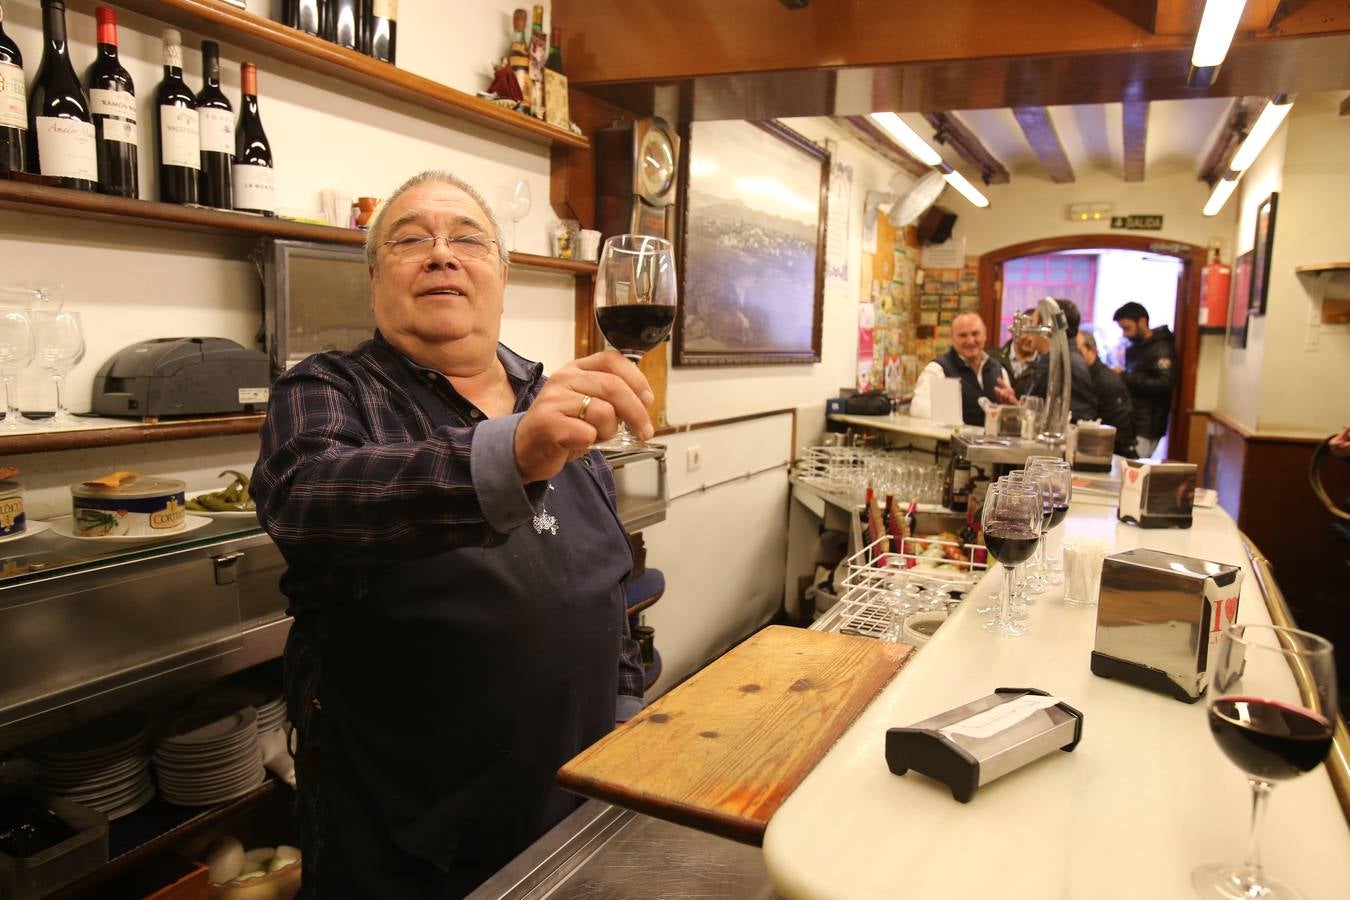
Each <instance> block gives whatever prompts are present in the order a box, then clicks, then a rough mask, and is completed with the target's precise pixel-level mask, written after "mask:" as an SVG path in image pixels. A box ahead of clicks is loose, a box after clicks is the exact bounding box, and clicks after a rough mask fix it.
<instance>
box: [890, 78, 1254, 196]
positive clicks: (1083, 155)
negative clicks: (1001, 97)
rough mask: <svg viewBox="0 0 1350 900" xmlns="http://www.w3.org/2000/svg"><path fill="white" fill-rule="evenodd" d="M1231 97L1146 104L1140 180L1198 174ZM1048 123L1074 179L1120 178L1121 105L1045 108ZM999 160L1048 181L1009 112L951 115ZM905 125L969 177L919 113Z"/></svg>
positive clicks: (1023, 175)
mask: <svg viewBox="0 0 1350 900" xmlns="http://www.w3.org/2000/svg"><path fill="white" fill-rule="evenodd" d="M1229 103H1230V98H1227V97H1217V98H1211V99H1204V100H1155V101H1153V102H1152V103H1150V104H1149V114H1148V138H1147V142H1146V143H1145V167H1144V178H1145V180H1147V179H1148V178H1150V177H1152V176H1162V175H1175V174H1177V173H1179V172H1187V173H1190V174H1194V175H1198V174H1199V171H1200V166H1201V164H1202V163H1203V161H1204V158H1205V155H1206V154H1207V153H1208V152H1209V148H1210V146H1211V144H1212V143H1213V140H1214V138H1215V136H1216V134H1217V132H1218V130H1219V129H1220V128H1221V127H1222V125H1223V122H1224V118H1225V114H1226V113H1227V111H1228V106H1229ZM1048 109H1049V113H1050V120H1051V121H1052V122H1053V123H1054V125H1055V130H1056V131H1057V132H1058V133H1059V140H1060V143H1061V144H1062V145H1063V146H1064V152H1065V154H1066V155H1067V156H1068V158H1069V163H1070V165H1072V166H1073V170H1074V173H1075V175H1078V174H1082V173H1086V172H1092V171H1098V172H1110V173H1114V174H1115V175H1117V176H1120V177H1123V174H1124V156H1125V151H1124V146H1123V139H1122V137H1121V131H1122V129H1121V104H1119V103H1098V104H1092V105H1088V106H1051V107H1048ZM955 115H956V117H957V118H959V119H960V120H961V121H962V122H963V123H964V124H965V126H966V127H967V128H969V129H970V130H971V131H972V132H973V133H974V134H975V136H976V137H978V138H979V139H980V141H981V142H982V143H983V144H984V146H985V148H986V149H987V150H988V151H989V152H990V153H991V154H993V155H994V157H995V158H997V159H998V161H999V162H1001V163H1002V164H1003V166H1004V168H1006V169H1007V170H1008V172H1009V174H1010V175H1011V176H1012V178H1013V180H1014V181H1016V180H1018V179H1019V178H1020V179H1027V178H1031V179H1040V180H1049V176H1047V175H1046V173H1045V170H1044V169H1043V168H1042V167H1041V164H1040V161H1039V160H1038V159H1037V158H1036V154H1035V153H1033V152H1032V149H1031V145H1030V144H1029V143H1028V142H1027V139H1026V137H1025V136H1024V135H1023V134H1022V129H1021V127H1020V126H1019V125H1018V124H1017V120H1016V119H1015V118H1013V113H1012V110H1010V109H971V110H958V111H957V112H956V113H955ZM901 118H903V119H904V120H905V122H906V123H907V124H908V125H909V126H910V127H911V128H913V129H914V130H915V131H917V132H918V133H919V134H920V135H922V136H923V137H924V138H925V139H927V140H928V142H929V143H930V144H932V145H933V146H934V147H935V148H936V149H937V150H938V151H939V152H940V153H941V154H942V156H943V159H945V160H946V161H947V162H948V163H950V164H951V165H953V166H955V167H957V168H959V169H961V170H962V171H965V172H967V173H968V174H978V173H971V168H972V167H971V166H970V164H968V163H966V162H965V161H964V160H962V159H961V158H960V157H959V156H958V154H957V153H956V151H955V150H953V149H952V148H951V147H950V146H944V145H941V144H938V143H936V142H935V141H934V140H933V139H932V138H933V128H932V126H930V125H929V124H928V123H927V122H926V121H925V120H924V118H923V116H922V115H920V114H918V113H905V114H903V115H902V116H901Z"/></svg>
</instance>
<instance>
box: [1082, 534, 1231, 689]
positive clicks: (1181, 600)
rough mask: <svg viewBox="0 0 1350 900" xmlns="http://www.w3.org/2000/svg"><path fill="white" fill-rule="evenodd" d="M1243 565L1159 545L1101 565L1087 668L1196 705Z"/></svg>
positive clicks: (1117, 556) (1115, 556) (1109, 559)
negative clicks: (1094, 630)
mask: <svg viewBox="0 0 1350 900" xmlns="http://www.w3.org/2000/svg"><path fill="white" fill-rule="evenodd" d="M1241 588H1242V569H1241V568H1240V567H1239V566H1233V565H1227V564H1225V563H1216V562H1208V561H1206V560H1202V559H1192V558H1190V557H1187V556H1176V555H1174V554H1171V553H1163V552H1161V551H1158V550H1143V549H1140V550H1129V551H1127V552H1125V553H1116V554H1114V555H1112V556H1108V557H1107V558H1106V559H1105V560H1104V561H1103V563H1102V580H1101V592H1100V594H1099V596H1098V599H1097V638H1096V644H1095V649H1093V651H1092V672H1093V674H1094V675H1100V676H1101V677H1103V678H1117V679H1120V680H1121V681H1128V682H1130V683H1131V684H1136V685H1139V686H1140V687H1146V688H1149V689H1150V690H1155V691H1159V692H1161V693H1164V694H1167V695H1168V696H1170V697H1175V698H1176V699H1177V700H1182V701H1185V702H1187V703H1194V702H1195V701H1196V700H1199V699H1200V698H1201V697H1203V696H1204V694H1205V690H1206V689H1207V688H1208V686H1209V675H1210V672H1209V657H1210V654H1211V652H1212V651H1213V648H1214V647H1215V646H1216V645H1217V644H1218V640H1219V631H1220V628H1221V627H1222V625H1223V623H1224V621H1228V622H1232V621H1233V620H1234V619H1236V618H1237V609H1238V594H1239V592H1240V591H1241Z"/></svg>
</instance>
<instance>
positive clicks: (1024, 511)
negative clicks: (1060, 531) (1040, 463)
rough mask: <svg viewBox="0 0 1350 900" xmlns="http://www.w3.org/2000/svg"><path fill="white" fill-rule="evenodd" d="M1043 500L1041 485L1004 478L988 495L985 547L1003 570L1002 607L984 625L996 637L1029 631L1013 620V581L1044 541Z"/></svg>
mask: <svg viewBox="0 0 1350 900" xmlns="http://www.w3.org/2000/svg"><path fill="white" fill-rule="evenodd" d="M1041 501H1042V492H1041V488H1040V485H1038V484H1035V483H1032V482H1030V481H1024V480H1014V479H1000V480H999V481H998V482H996V483H995V484H993V485H991V486H990V487H989V492H988V493H987V494H986V495H985V498H984V512H983V514H982V520H983V525H984V544H985V546H986V547H987V548H988V549H989V555H990V556H992V557H994V559H996V560H998V563H999V565H1000V566H1002V567H1003V604H1002V608H1001V611H1000V613H999V614H998V615H997V616H995V618H994V619H993V620H992V621H990V622H986V623H985V626H984V627H985V629H986V630H988V631H992V632H994V633H995V634H1001V635H1004V636H1006V637H1017V636H1018V635H1022V634H1026V632H1027V627H1026V626H1025V625H1022V624H1020V623H1018V622H1017V621H1015V620H1014V619H1013V617H1012V612H1011V607H1012V592H1013V581H1014V579H1015V571H1016V569H1017V567H1018V566H1020V565H1022V564H1023V563H1025V562H1026V561H1027V560H1028V559H1030V558H1031V554H1032V553H1034V552H1035V550H1036V545H1037V544H1038V543H1039V542H1040V539H1041V517H1042V515H1043V511H1042V505H1041Z"/></svg>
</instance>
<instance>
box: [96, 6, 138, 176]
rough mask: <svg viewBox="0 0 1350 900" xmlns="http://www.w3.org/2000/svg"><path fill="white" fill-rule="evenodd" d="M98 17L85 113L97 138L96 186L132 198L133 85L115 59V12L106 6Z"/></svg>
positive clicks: (129, 77) (134, 91)
mask: <svg viewBox="0 0 1350 900" xmlns="http://www.w3.org/2000/svg"><path fill="white" fill-rule="evenodd" d="M94 15H95V17H96V18H97V20H98V56H97V57H96V58H95V59H94V62H93V64H92V65H91V66H90V67H89V74H88V75H87V76H86V77H87V80H88V82H89V112H90V113H91V114H92V115H93V118H94V132H95V134H96V135H97V137H98V189H99V190H100V191H101V192H102V193H105V194H112V195H114V196H117V197H135V196H136V194H137V190H136V189H137V172H136V163H137V160H136V157H137V153H138V150H137V147H136V86H135V85H134V84H132V82H131V75H129V74H128V73H127V70H126V69H124V68H123V67H122V63H121V61H120V60H119V59H118V58H117V14H116V13H115V12H113V11H112V10H111V9H109V8H108V7H106V6H100V7H99V8H98V9H96V10H94Z"/></svg>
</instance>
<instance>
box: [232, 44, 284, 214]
mask: <svg viewBox="0 0 1350 900" xmlns="http://www.w3.org/2000/svg"><path fill="white" fill-rule="evenodd" d="M239 81H240V84H241V86H242V89H241V93H242V94H243V96H242V98H241V100H240V103H239V129H238V130H237V131H236V132H235V138H234V170H233V171H234V208H235V209H238V210H242V211H244V212H254V213H262V214H263V215H264V216H275V215H276V214H277V201H276V170H275V169H273V168H272V145H271V144H270V143H268V141H267V132H265V131H263V125H262V119H261V118H260V117H259V115H258V68H257V67H256V66H255V65H253V63H244V64H243V65H241V66H240V67H239Z"/></svg>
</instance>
